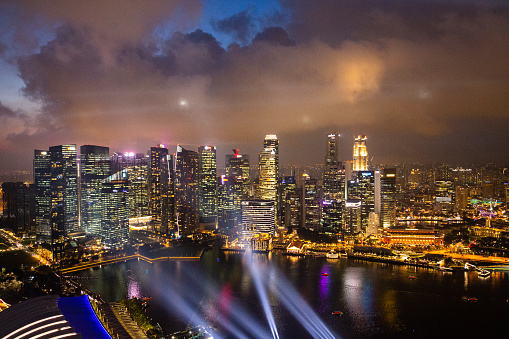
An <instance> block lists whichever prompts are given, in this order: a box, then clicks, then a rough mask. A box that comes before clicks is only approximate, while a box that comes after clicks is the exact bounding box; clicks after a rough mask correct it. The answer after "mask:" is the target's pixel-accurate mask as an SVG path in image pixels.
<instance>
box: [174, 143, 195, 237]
mask: <svg viewBox="0 0 509 339" xmlns="http://www.w3.org/2000/svg"><path fill="white" fill-rule="evenodd" d="M175 211H176V222H177V226H178V229H179V231H178V232H179V233H180V234H184V235H186V234H190V233H192V232H193V231H195V230H196V229H198V227H199V210H198V154H197V153H196V152H195V151H190V150H186V149H185V148H183V147H182V146H180V145H177V154H176V157H175Z"/></svg>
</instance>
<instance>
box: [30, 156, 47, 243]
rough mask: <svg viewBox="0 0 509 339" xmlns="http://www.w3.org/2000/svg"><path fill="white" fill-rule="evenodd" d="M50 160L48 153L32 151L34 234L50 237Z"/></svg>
mask: <svg viewBox="0 0 509 339" xmlns="http://www.w3.org/2000/svg"><path fill="white" fill-rule="evenodd" d="M50 185H51V159H50V155H49V152H48V151H42V150H35V151H34V194H35V233H36V235H37V237H39V238H45V239H50V237H51V189H50Z"/></svg>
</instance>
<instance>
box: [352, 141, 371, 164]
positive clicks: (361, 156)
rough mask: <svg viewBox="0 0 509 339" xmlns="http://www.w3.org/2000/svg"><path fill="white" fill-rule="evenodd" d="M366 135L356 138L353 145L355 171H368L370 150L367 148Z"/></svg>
mask: <svg viewBox="0 0 509 339" xmlns="http://www.w3.org/2000/svg"><path fill="white" fill-rule="evenodd" d="M367 139H368V138H367V137H366V136H365V135H357V136H355V142H354V144H353V168H352V170H353V171H367V170H368V149H367V148H366V140H367Z"/></svg>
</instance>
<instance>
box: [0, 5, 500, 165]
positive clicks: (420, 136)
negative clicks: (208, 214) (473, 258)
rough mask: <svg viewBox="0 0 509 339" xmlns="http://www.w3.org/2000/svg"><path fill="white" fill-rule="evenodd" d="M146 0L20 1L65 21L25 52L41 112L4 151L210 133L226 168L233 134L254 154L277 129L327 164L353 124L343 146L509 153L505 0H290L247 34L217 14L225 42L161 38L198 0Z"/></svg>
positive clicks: (397, 151)
mask: <svg viewBox="0 0 509 339" xmlns="http://www.w3.org/2000/svg"><path fill="white" fill-rule="evenodd" d="M123 3H124V2H123ZM143 3H144V2H133V5H132V7H130V6H121V7H129V8H122V10H121V12H120V13H118V14H115V13H114V10H113V4H111V5H107V6H106V7H105V8H104V13H101V15H99V17H97V18H96V17H93V16H92V15H90V16H89V17H87V16H86V15H78V14H76V13H82V14H86V13H89V12H88V11H90V10H91V9H90V8H89V7H88V6H86V5H83V3H82V2H67V1H65V2H63V6H62V7H61V8H58V9H55V11H54V12H52V11H51V13H50V8H49V7H47V6H46V5H45V4H46V3H45V2H36V4H38V5H37V6H35V7H33V8H31V9H30V11H28V10H27V11H26V12H24V13H25V15H28V14H26V13H32V15H35V14H36V13H37V15H42V16H45V17H47V18H49V19H48V20H49V21H51V22H59V24H58V25H57V28H56V30H55V33H54V36H53V37H52V38H51V39H50V40H49V41H48V42H47V43H45V44H44V45H43V46H41V48H40V50H38V51H36V52H34V53H30V54H26V55H24V56H21V57H19V58H18V61H17V62H18V69H19V74H20V77H21V78H22V79H23V81H24V83H25V87H24V89H23V92H24V94H25V95H26V96H27V97H28V98H30V99H31V100H36V101H38V102H40V103H41V105H42V109H41V112H34V113H33V114H32V116H33V117H32V120H31V121H30V123H28V122H27V121H26V119H24V120H23V119H21V118H18V119H19V121H20V122H21V121H23V123H19V124H18V125H19V126H18V125H17V127H16V128H14V125H12V127H11V128H12V130H10V131H8V133H2V134H0V137H1V138H2V139H1V143H2V147H0V152H2V153H0V161H2V163H4V161H5V159H9V157H10V156H11V155H12V154H14V153H15V152H18V153H22V154H23V157H25V158H26V159H28V160H24V162H23V164H26V163H29V161H30V159H31V156H32V150H33V149H34V148H47V147H48V146H51V145H54V144H60V143H69V142H73V143H77V144H85V143H89V144H99V145H106V146H110V150H111V151H116V150H120V151H124V150H127V149H134V150H136V151H139V152H144V151H145V150H147V149H148V148H149V147H150V146H151V145H155V144H158V143H160V142H164V143H167V144H170V145H175V144H177V143H181V144H184V145H189V146H190V147H197V146H198V145H200V144H216V145H217V146H218V148H219V154H220V155H219V157H218V159H219V160H218V162H219V164H220V165H222V164H223V160H222V159H223V154H224V153H228V152H229V151H230V149H231V148H233V147H236V148H238V147H240V148H241V151H245V152H248V153H251V159H253V160H252V161H255V159H256V153H257V152H259V151H260V149H261V146H262V142H263V138H264V136H265V134H268V133H275V134H277V135H278V137H279V138H280V141H281V161H282V163H285V164H286V163H298V164H306V163H318V162H323V156H324V153H325V133H327V132H331V131H340V132H341V133H342V135H343V136H344V137H343V146H342V154H343V159H349V158H350V157H351V146H352V139H353V135H354V134H367V135H368V149H369V152H370V155H372V156H374V161H375V162H396V161H418V160H422V161H449V160H450V161H455V162H456V161H464V162H468V161H488V160H492V161H497V160H501V161H508V160H509V156H508V154H507V152H506V147H505V145H507V144H508V142H509V136H508V135H509V134H507V133H506V132H505V130H504V129H503V128H501V126H508V125H509V61H508V58H507V55H509V16H508V12H507V8H506V7H501V6H499V5H498V3H496V4H494V5H493V4H489V3H487V2H485V3H483V4H482V5H479V4H478V3H477V2H475V3H474V2H472V3H465V4H464V3H460V2H454V3H442V2H436V1H435V2H408V1H396V0H394V1H385V2H379V1H372V2H371V1H362V2H357V1H356V2H349V1H330V2H321V3H320V4H319V5H316V2H301V1H298V2H293V1H292V2H288V3H284V4H283V5H284V6H285V10H288V11H289V12H290V13H291V16H290V17H291V21H290V22H289V23H288V26H287V27H286V28H284V27H277V26H275V25H272V26H270V27H266V28H264V29H263V30H261V31H259V32H256V34H254V35H253V33H254V32H252V31H251V30H252V26H250V22H251V21H250V20H251V19H252V18H250V17H249V13H248V12H240V13H239V14H238V15H236V16H233V17H230V18H227V19H224V20H218V21H216V22H215V24H214V27H215V29H216V30H218V31H221V32H227V33H228V32H230V33H231V34H233V35H234V36H235V37H236V39H237V41H238V42H239V45H236V44H233V45H231V46H228V47H225V46H221V44H220V43H219V42H218V41H217V40H216V38H215V37H214V35H213V32H203V31H201V30H199V29H196V30H194V29H191V30H188V31H189V32H190V33H182V32H174V33H172V34H171V35H169V36H167V37H166V38H164V39H163V40H160V39H159V40H158V39H156V38H154V37H153V36H151V32H153V30H154V29H155V28H156V27H157V26H158V25H160V24H162V23H163V22H165V21H166V20H167V19H168V18H171V17H175V11H177V12H178V13H180V12H182V11H185V12H187V13H189V14H188V15H196V13H195V12H196V11H199V10H200V8H201V6H200V4H199V3H194V2H188V1H185V2H183V4H185V5H182V4H181V3H177V2H173V3H170V4H171V5H170V6H167V7H165V4H168V3H167V2H161V3H160V5H161V7H159V6H154V8H151V9H150V11H148V12H140V11H139V9H138V8H137V6H142V5H143ZM101 4H102V3H101ZM124 4H125V3H124ZM155 4H159V3H158V2H155ZM10 6H15V5H14V4H11V5H10ZM16 6H17V5H16ZM95 6H96V8H97V7H99V5H97V3H95ZM51 7H53V6H51ZM54 7H58V6H56V5H54ZM101 8H102V7H101ZM163 9H164V10H163ZM76 11H78V12H76ZM80 11H81V12H80ZM108 16H110V17H111V18H113V19H112V20H111V21H108V20H107V18H108ZM182 25H183V26H185V23H183V24H182ZM183 32H185V31H183ZM250 36H254V38H253V40H252V41H251V42H249V40H246V39H248V37H250ZM1 107H2V108H1V110H0V112H1V113H0V117H2V116H6V117H8V118H9V119H10V120H12V119H16V118H17V117H16V116H12V115H9V113H8V112H11V111H12V110H9V109H7V110H6V111H5V112H7V113H3V112H4V108H3V107H4V106H1ZM12 112H14V111H12ZM25 158H24V159H25Z"/></svg>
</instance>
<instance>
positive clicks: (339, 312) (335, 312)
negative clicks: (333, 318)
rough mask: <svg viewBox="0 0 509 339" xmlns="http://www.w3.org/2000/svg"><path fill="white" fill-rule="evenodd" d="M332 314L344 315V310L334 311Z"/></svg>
mask: <svg viewBox="0 0 509 339" xmlns="http://www.w3.org/2000/svg"><path fill="white" fill-rule="evenodd" d="M332 315H343V312H341V311H334V312H332Z"/></svg>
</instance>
